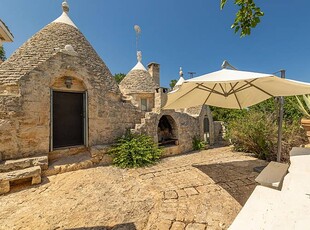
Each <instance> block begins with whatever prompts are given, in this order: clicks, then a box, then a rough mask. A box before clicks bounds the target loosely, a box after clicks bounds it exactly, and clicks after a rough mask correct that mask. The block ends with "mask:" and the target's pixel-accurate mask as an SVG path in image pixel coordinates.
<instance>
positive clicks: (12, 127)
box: [0, 53, 143, 160]
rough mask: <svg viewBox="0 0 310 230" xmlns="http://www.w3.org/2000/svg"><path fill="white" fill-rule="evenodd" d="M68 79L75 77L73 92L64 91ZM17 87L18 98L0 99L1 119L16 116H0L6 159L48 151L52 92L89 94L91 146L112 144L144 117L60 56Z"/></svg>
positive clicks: (80, 65)
mask: <svg viewBox="0 0 310 230" xmlns="http://www.w3.org/2000/svg"><path fill="white" fill-rule="evenodd" d="M64 76H70V77H72V78H73V81H72V82H73V85H72V88H70V89H68V88H66V86H65V84H64ZM19 84H20V94H21V95H20V96H2V97H0V98H1V99H0V100H1V105H2V106H1V107H0V108H1V114H6V113H12V112H14V114H15V115H14V117H13V116H11V117H7V118H6V119H4V118H5V117H4V116H2V119H1V122H0V134H1V136H0V147H1V148H0V149H1V155H2V159H3V160H4V159H12V158H21V157H26V156H33V155H39V154H43V153H48V152H49V149H50V119H51V116H50V101H51V90H61V91H66V92H68V91H69V92H70V91H72V92H76V91H78V92H80V91H87V92H88V116H89V121H88V122H89V145H90V146H93V145H100V144H107V143H112V142H114V141H115V139H116V138H118V137H120V136H121V135H123V134H124V133H125V131H126V129H130V128H133V127H134V125H135V124H136V123H137V122H139V121H140V119H141V117H142V115H143V114H142V113H141V112H140V111H139V110H137V109H136V108H135V107H134V106H133V105H132V104H130V103H123V102H122V101H121V99H120V98H121V97H120V94H116V93H113V92H111V91H108V89H107V86H106V85H105V79H104V78H100V76H97V75H96V74H95V73H94V72H92V71H90V69H89V68H87V67H86V66H85V65H84V62H83V59H81V58H80V57H74V56H69V55H67V54H63V53H57V54H55V55H54V56H53V57H51V58H50V59H49V60H47V61H46V62H45V63H43V64H41V65H40V66H38V67H37V68H35V69H34V70H32V71H30V72H29V73H28V74H26V75H25V76H24V77H22V78H21V79H20V81H19ZM124 114H126V116H124ZM6 132H7V133H8V134H9V135H6Z"/></svg>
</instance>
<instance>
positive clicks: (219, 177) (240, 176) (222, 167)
mask: <svg viewBox="0 0 310 230" xmlns="http://www.w3.org/2000/svg"><path fill="white" fill-rule="evenodd" d="M266 164H267V163H266V162H264V161H261V160H247V161H235V162H227V163H216V164H209V165H193V167H196V168H197V169H199V170H200V171H202V172H203V173H205V174H206V175H208V176H209V177H210V178H211V179H212V180H213V181H214V182H215V183H216V184H217V185H219V186H221V187H222V188H223V189H225V190H226V191H227V192H228V193H229V194H230V195H231V196H232V197H233V198H234V199H235V200H236V201H237V202H238V203H239V204H241V205H242V206H243V205H244V204H245V202H246V201H247V200H248V198H249V196H250V195H251V193H252V192H253V190H254V188H255V186H256V185H257V183H256V182H255V178H256V177H257V176H258V173H257V172H255V171H254V167H257V166H265V165H266Z"/></svg>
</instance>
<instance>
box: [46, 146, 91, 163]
mask: <svg viewBox="0 0 310 230" xmlns="http://www.w3.org/2000/svg"><path fill="white" fill-rule="evenodd" d="M85 151H87V147H85V146H75V147H68V148H63V149H56V150H54V151H52V152H49V153H48V159H49V160H51V161H52V160H56V159H60V158H62V157H67V156H71V155H76V154H79V153H82V152H85Z"/></svg>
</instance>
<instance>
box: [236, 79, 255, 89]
mask: <svg viewBox="0 0 310 230" xmlns="http://www.w3.org/2000/svg"><path fill="white" fill-rule="evenodd" d="M256 80H257V78H255V79H253V80H252V81H250V82H247V81H245V82H246V84H245V85H242V86H240V87H239V88H238V89H236V90H235V92H240V91H242V90H246V89H248V88H250V87H251V85H250V83H252V82H254V81H256ZM238 83H239V82H238Z"/></svg>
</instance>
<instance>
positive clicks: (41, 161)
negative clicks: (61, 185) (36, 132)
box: [0, 156, 48, 173]
mask: <svg viewBox="0 0 310 230" xmlns="http://www.w3.org/2000/svg"><path fill="white" fill-rule="evenodd" d="M33 166H40V167H41V169H47V168H48V157H47V156H38V157H28V158H21V159H17V160H6V161H4V162H3V163H1V164H0V173H3V172H9V171H13V170H20V169H25V168H29V167H33Z"/></svg>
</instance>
